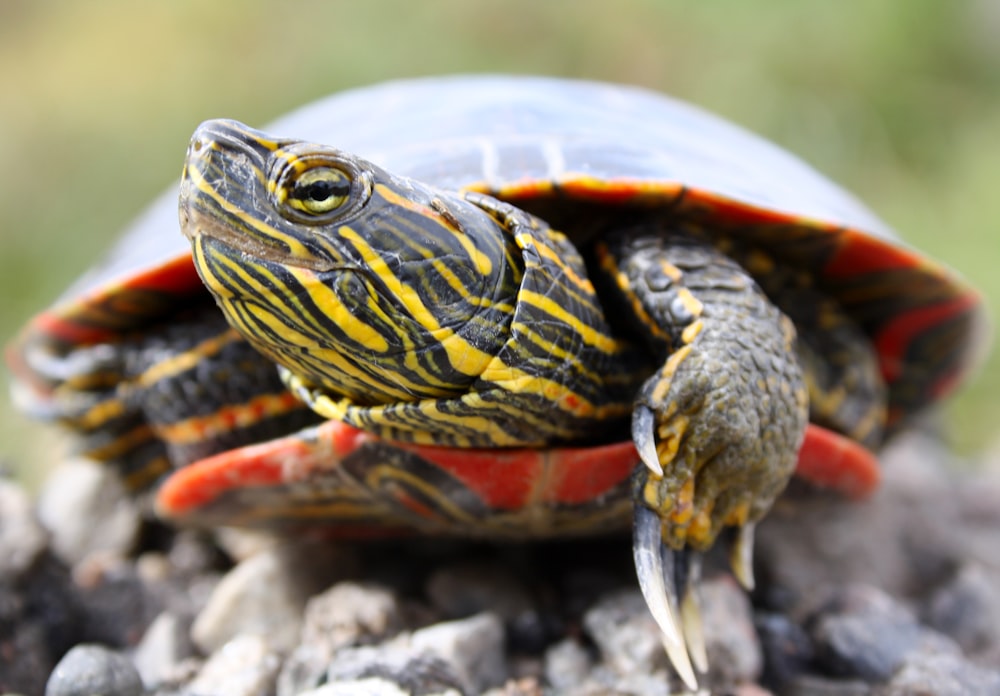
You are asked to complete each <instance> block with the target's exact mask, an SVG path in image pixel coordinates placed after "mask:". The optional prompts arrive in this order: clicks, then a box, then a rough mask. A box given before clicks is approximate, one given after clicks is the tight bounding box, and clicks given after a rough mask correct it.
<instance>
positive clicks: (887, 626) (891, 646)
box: [811, 585, 958, 682]
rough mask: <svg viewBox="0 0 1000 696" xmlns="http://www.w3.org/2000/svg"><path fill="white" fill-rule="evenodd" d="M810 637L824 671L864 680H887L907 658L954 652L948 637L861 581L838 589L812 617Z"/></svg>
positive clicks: (955, 651)
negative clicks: (823, 607)
mask: <svg viewBox="0 0 1000 696" xmlns="http://www.w3.org/2000/svg"><path fill="white" fill-rule="evenodd" d="M811 636H812V639H813V641H814V644H815V646H816V658H817V661H818V663H819V664H820V665H822V667H823V668H824V670H825V671H826V672H828V673H829V674H834V675H839V676H843V677H848V678H858V679H863V680H865V681H868V682H884V681H887V680H888V679H889V678H890V677H891V676H892V675H893V673H894V672H895V671H896V670H897V669H898V668H899V667H900V666H901V665H902V664H903V663H904V662H905V661H906V660H907V658H908V657H912V656H915V655H918V654H930V653H932V652H949V653H957V652H958V646H956V645H955V644H954V643H953V642H952V641H951V640H950V639H948V638H947V637H946V636H944V635H941V634H939V633H936V632H934V631H931V630H930V629H927V628H925V627H923V626H921V625H920V624H919V623H917V620H916V618H915V617H914V616H913V614H912V613H911V612H910V611H909V610H908V609H907V608H906V607H904V606H903V605H901V604H899V603H898V602H896V601H895V600H894V599H893V598H892V597H890V596H889V595H887V594H885V593H883V592H881V591H880V590H878V589H876V588H873V587H867V586H863V585H854V586H849V587H847V588H838V589H837V590H836V591H835V592H834V594H833V595H832V596H831V598H830V600H829V603H828V606H827V607H826V610H825V611H824V612H823V613H821V614H820V615H819V616H818V618H816V619H815V621H814V624H813V627H812V630H811Z"/></svg>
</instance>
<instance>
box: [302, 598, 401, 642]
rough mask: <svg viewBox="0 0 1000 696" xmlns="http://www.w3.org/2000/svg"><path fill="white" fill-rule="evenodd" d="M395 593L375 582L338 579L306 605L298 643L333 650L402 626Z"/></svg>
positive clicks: (379, 636)
mask: <svg viewBox="0 0 1000 696" xmlns="http://www.w3.org/2000/svg"><path fill="white" fill-rule="evenodd" d="M402 624H403V621H402V618H401V616H400V608H399V603H398V602H397V600H396V596H395V595H394V594H393V593H391V592H389V591H388V590H386V589H385V588H382V587H379V586H377V585H371V584H364V583H356V582H349V581H345V582H339V583H337V584H336V585H334V586H333V587H331V588H330V589H328V590H326V591H324V592H322V593H321V594H318V595H316V596H315V597H312V598H311V599H310V600H309V602H308V603H307V605H306V609H305V620H304V626H303V629H302V643H303V644H306V645H310V646H314V647H316V646H322V648H323V649H324V650H325V651H326V652H327V653H328V654H331V655H332V654H333V653H334V651H336V650H337V649H338V648H342V647H345V646H348V645H361V644H363V643H371V642H374V641H376V640H377V639H379V638H383V637H386V636H388V635H391V634H395V633H398V632H399V631H400V629H402V627H403V626H402Z"/></svg>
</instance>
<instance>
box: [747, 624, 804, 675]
mask: <svg viewBox="0 0 1000 696" xmlns="http://www.w3.org/2000/svg"><path fill="white" fill-rule="evenodd" d="M754 626H755V627H756V629H757V635H758V636H759V637H760V644H761V648H762V650H763V655H764V681H765V682H766V683H768V684H771V685H772V686H775V687H777V688H779V689H780V688H781V687H782V686H784V685H785V684H788V683H789V682H791V681H792V680H793V679H795V678H796V677H798V676H799V675H801V674H804V673H806V671H807V670H808V668H809V666H810V663H811V662H812V660H813V645H812V640H811V639H810V638H809V634H808V633H806V631H805V629H804V628H802V627H801V626H799V625H798V624H797V623H795V622H794V621H792V620H791V619H790V618H789V617H787V616H785V615H784V614H777V613H764V612H762V613H760V614H758V615H757V616H756V617H755V618H754Z"/></svg>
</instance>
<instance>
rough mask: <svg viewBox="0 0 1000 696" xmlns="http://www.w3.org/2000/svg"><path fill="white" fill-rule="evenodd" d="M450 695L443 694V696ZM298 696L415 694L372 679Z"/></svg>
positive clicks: (357, 680) (345, 682)
mask: <svg viewBox="0 0 1000 696" xmlns="http://www.w3.org/2000/svg"><path fill="white" fill-rule="evenodd" d="M448 693H449V692H442V696H444V694H448ZM455 693H456V694H457V693H458V692H455ZM298 696H413V694H412V692H408V691H404V690H403V689H402V688H400V686H399V685H398V684H395V683H393V682H391V681H389V680H388V679H380V678H378V677H370V678H367V679H355V680H349V681H339V682H335V683H333V684H326V685H324V686H321V687H319V688H318V689H312V690H310V691H303V692H302V693H300V694H298Z"/></svg>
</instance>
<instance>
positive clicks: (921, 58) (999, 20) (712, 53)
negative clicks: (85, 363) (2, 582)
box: [0, 0, 1000, 478]
mask: <svg viewBox="0 0 1000 696" xmlns="http://www.w3.org/2000/svg"><path fill="white" fill-rule="evenodd" d="M482 71H491V72H518V73H548V74H556V75H567V76H576V77H589V78H596V79H604V80H612V81H620V82H627V83H634V84H639V85H645V86H648V87H652V88H655V89H658V90H662V91H665V92H669V93H671V94H674V95H676V96H679V97H681V98H684V99H687V100H689V101H691V102H694V103H696V104H699V105H701V106H703V107H706V108H708V109H710V110H712V111H715V112H717V113H719V114H721V115H723V116H726V117H728V118H729V119H731V120H734V121H736V122H738V123H740V124H742V125H744V126H746V127H748V128H750V129H752V130H755V131H757V132H759V133H761V134H763V135H765V136H766V137H768V138H770V139H772V140H774V141H776V142H778V143H779V144H781V145H783V146H785V147H786V148H788V149H789V150H791V151H793V152H795V153H797V154H798V155H800V156H801V157H803V158H804V159H806V160H808V161H809V162H811V163H812V164H813V165H815V166H816V167H817V168H818V169H820V170H821V171H823V172H825V173H826V174H827V175H829V176H830V177H832V178H833V179H834V180H836V181H839V182H841V183H842V184H844V185H845V186H846V187H847V188H849V189H851V190H853V191H854V192H856V193H858V194H859V195H860V197H861V198H862V199H863V200H865V201H866V202H867V203H868V204H869V205H870V206H871V207H872V208H873V209H874V210H875V211H876V212H878V213H879V214H880V215H881V216H882V217H884V218H885V219H886V220H887V221H888V222H889V223H890V224H891V225H892V226H894V227H895V228H897V229H898V230H900V231H901V232H902V233H903V234H904V236H905V237H906V238H907V239H908V240H909V241H911V242H912V243H913V244H915V245H917V246H918V247H920V248H922V249H924V250H925V251H926V252H927V253H929V254H930V255H932V256H935V257H937V258H939V259H941V260H942V261H943V262H945V263H946V264H948V265H951V266H953V267H955V268H957V269H960V270H961V272H962V273H963V274H964V275H965V276H966V277H967V278H968V279H969V280H970V281H971V282H972V283H973V284H975V285H976V286H978V287H979V288H981V289H982V291H983V293H984V294H985V295H986V297H987V300H988V301H989V303H990V306H991V308H992V310H991V311H992V313H993V323H994V325H996V323H997V322H996V315H997V309H996V308H997V307H998V306H1000V267H998V263H1000V194H998V189H1000V3H997V2H994V1H993V0H882V1H881V2H870V3H848V2H818V1H817V2H813V1H808V0H758V1H751V0H716V1H715V2H710V3H707V2H680V1H670V0H645V1H643V0H614V2H611V1H610V0H605V1H604V2H593V1H589V0H576V1H573V2H571V1H570V0H565V1H559V2H557V1H555V0H552V1H549V2H546V1H544V0H508V1H506V2H502V3H497V2H491V3H486V2H462V1H461V0H421V1H420V2H414V1H412V0H383V1H382V2H351V3H348V2H335V1H333V0H314V1H311V2H310V1H289V2H281V3H278V2H265V1H264V0H228V1H225V2H224V1H221V0H216V1H215V2H204V1H196V0H171V1H170V2H152V1H149V0H147V1H145V2H135V1H134V0H101V1H98V2H90V1H86V0H4V1H3V4H2V5H0V162H2V165H3V166H2V167H0V308H2V312H0V340H3V342H7V341H8V340H10V338H11V337H12V336H13V335H14V334H15V332H16V330H17V328H18V326H20V325H21V324H22V323H23V322H24V321H25V320H26V319H27V318H28V317H29V316H30V315H31V314H32V313H33V312H35V311H37V310H39V309H40V308H42V307H43V306H44V305H46V304H48V303H49V302H51V301H52V300H53V299H54V298H55V297H56V296H57V295H58V294H59V293H60V291H61V290H62V289H63V288H64V287H65V286H66V285H68V284H69V282H70V281H71V280H72V279H74V278H75V277H76V276H77V275H78V274H79V273H81V272H82V271H83V270H84V269H86V268H87V267H88V266H89V265H90V264H92V263H93V262H95V261H96V260H97V259H98V258H99V257H100V256H101V253H102V251H103V250H104V249H105V248H106V247H107V246H108V244H109V243H110V241H111V240H112V239H113V238H114V237H115V235H116V234H117V233H118V231H119V230H121V229H122V227H123V226H124V225H125V224H126V223H127V222H128V221H129V220H130V218H131V217H132V216H134V215H135V214H136V213H137V212H138V211H139V210H140V209H141V208H142V207H143V206H144V204H145V203H146V202H148V201H149V200H151V199H152V198H153V197H154V196H155V195H156V194H157V193H158V192H160V191H161V190H163V189H164V188H165V187H166V186H168V185H169V184H170V182H171V181H172V180H173V179H175V178H176V177H177V175H178V174H179V172H180V167H181V160H182V158H183V155H184V150H185V146H186V144H187V140H188V137H189V135H190V133H191V131H192V130H193V129H194V127H195V126H196V125H197V124H198V123H199V122H200V121H201V120H203V119H205V118H209V117H218V116H226V117H232V118H238V119H241V120H244V121H247V122H249V123H251V124H255V125H263V124H264V123H266V122H267V121H269V120H271V119H272V118H274V117H276V116H278V115H280V114H282V113H283V112H285V111H287V110H289V109H291V108H293V107H295V106H298V105H300V104H302V103H304V102H306V101H309V100H311V99H314V98H316V97H319V96H321V95H324V94H327V93H329V92H333V91H336V90H340V89H343V88H346V87H351V86H356V85H362V84H366V83H370V82H375V81H379V80H384V79H389V78H398V77H404V76H411V75H424V74H433V73H453V72H482ZM998 405H1000V361H998V359H997V358H996V357H993V358H992V359H991V360H989V361H988V362H987V363H986V366H985V368H984V370H983V371H982V372H981V373H980V374H979V375H978V377H976V378H975V379H974V380H973V381H972V382H971V384H970V385H969V386H968V387H966V388H965V390H964V391H963V392H962V394H961V395H960V396H959V398H957V399H956V400H955V401H954V402H953V403H952V404H950V405H949V407H948V412H947V415H948V419H949V422H950V426H951V428H950V430H951V433H952V438H953V440H954V442H955V444H956V446H957V447H959V448H960V449H961V450H962V451H964V452H966V453H973V454H974V453H978V452H982V451H985V450H986V449H989V448H993V449H996V448H997V447H998V445H1000V441H998V440H997V429H998V426H1000V418H998V417H997V410H998ZM57 452H58V447H57V444H56V442H55V441H54V439H53V435H52V431H51V430H49V429H43V428H39V427H37V426H32V425H29V424H28V422H27V421H26V420H24V419H23V418H22V417H20V416H19V415H16V414H14V413H13V411H12V409H11V407H10V404H9V402H8V401H7V400H6V398H4V399H3V400H2V401H0V458H2V459H3V461H4V462H5V463H6V464H7V465H11V464H13V465H14V466H15V467H17V468H19V469H22V470H30V471H37V470H38V469H39V468H40V467H42V466H43V465H44V463H45V462H47V461H50V460H51V459H52V458H53V457H54V456H56V453H57ZM29 478H31V476H30V474H29Z"/></svg>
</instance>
